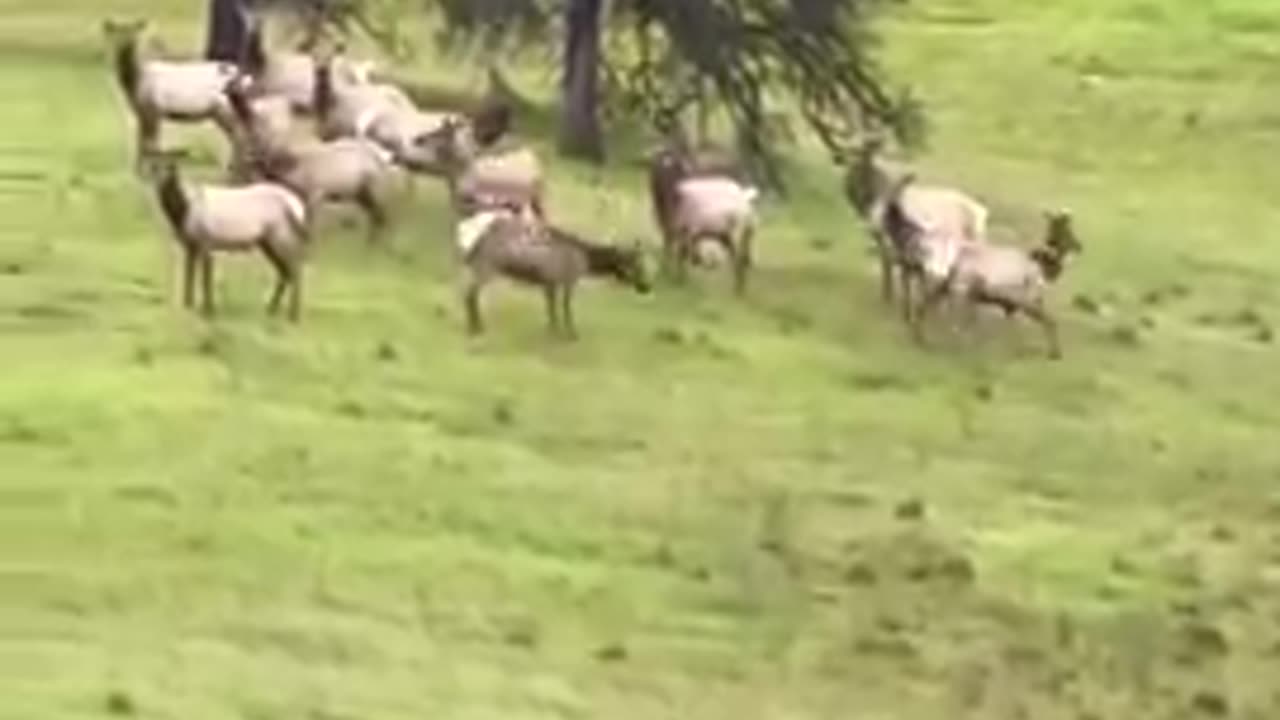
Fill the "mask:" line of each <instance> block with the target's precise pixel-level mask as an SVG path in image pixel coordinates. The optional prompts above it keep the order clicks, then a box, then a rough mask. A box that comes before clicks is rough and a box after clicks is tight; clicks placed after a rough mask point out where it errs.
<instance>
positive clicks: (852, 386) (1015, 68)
mask: <svg viewBox="0 0 1280 720" xmlns="http://www.w3.org/2000/svg"><path fill="white" fill-rule="evenodd" d="M200 5H202V4H201V3H194V2H186V3H161V2H160V1H159V0H145V1H144V0H138V1H136V2H124V1H122V0H121V1H113V2H89V0H54V1H53V2H47V3H35V2H31V1H30V0H0V16H3V18H4V20H3V21H0V98H3V108H4V109H3V111H2V112H3V128H4V130H3V134H0V349H2V350H3V363H2V367H3V371H2V372H0V697H3V698H4V699H3V701H2V702H0V717H3V718H23V719H36V718H59V719H63V718H98V717H106V716H119V717H138V718H170V719H173V720H179V719H180V720H198V719H205V718H245V719H247V720H267V719H272V720H274V719H275V718H312V719H316V720H321V719H323V720H355V719H357V718H492V719H494V720H497V719H503V720H506V719H514V718H583V719H587V718H637V719H640V718H643V719H644V720H654V719H656V718H700V719H701V718H707V719H712V720H714V719H716V718H736V719H741V718H770V719H772V718H779V719H781V718H794V719H800V718H837V717H839V718H865V719H867V720H874V719H884V720H934V719H937V720H943V719H948V720H952V719H955V718H973V719H975V720H977V719H979V718H980V719H982V720H1003V719H1006V718H1007V719H1009V720H1020V719H1023V718H1026V719H1031V718H1034V719H1035V720H1059V719H1061V720H1110V719H1112V718H1114V719H1117V720H1138V719H1143V720H1145V719H1147V718H1153V719H1161V720H1163V719H1166V718H1168V719H1173V718H1196V717H1206V718H1214V717H1231V718H1245V719H1252V720H1264V719H1269V720H1271V719H1274V718H1276V717H1280V681H1278V679H1280V443H1277V442H1276V434H1275V433H1276V428H1277V426H1278V425H1280V408H1278V407H1277V404H1276V400H1275V399H1276V398H1280V375H1277V374H1276V373H1275V372H1274V370H1275V367H1276V360H1277V348H1276V345H1275V344H1274V338H1273V328H1274V326H1275V324H1276V323H1278V322H1280V312H1278V311H1277V300H1280V290H1278V288H1280V247H1278V246H1277V244H1276V243H1277V240H1276V238H1275V234H1274V232H1273V231H1272V229H1273V228H1276V227H1280V205H1278V204H1277V203H1275V202H1274V199H1273V195H1274V192H1275V188H1276V187H1280V166H1278V165H1277V164H1276V163H1275V162H1273V161H1272V159H1273V158H1275V157H1280V96H1277V94H1276V93H1275V88H1276V87H1277V86H1278V85H1280V50H1277V49H1276V48H1277V47H1278V46H1280V6H1277V5H1276V4H1275V3H1272V2H1268V1H1267V0H1219V1H1217V2H1213V3H1209V2H1203V1H1202V0H1201V1H1195V0H1162V1H1160V2H1156V1H1155V0H1041V1H1040V2H1026V1H1024V0H929V1H924V0H921V1H919V2H915V3H912V4H911V5H910V6H909V7H905V8H902V9H899V10H896V11H895V14H894V15H893V16H892V17H890V18H889V19H888V20H887V21H886V24H885V26H884V29H885V37H886V51H887V55H886V59H887V63H888V65H889V66H890V67H891V68H893V70H894V72H895V73H897V74H898V76H900V77H902V78H904V79H906V80H909V81H910V82H912V83H913V84H915V85H916V86H917V87H918V89H919V91H920V93H921V94H922V96H923V97H924V98H925V100H926V101H927V102H928V104H929V108H930V110H931V117H932V119H933V122H934V129H935V132H934V136H933V142H932V145H931V147H930V148H929V150H928V151H927V152H925V153H921V154H920V155H919V156H918V157H917V158H915V159H916V161H917V162H918V163H919V165H920V167H921V168H922V172H923V173H924V174H925V175H927V176H929V177H931V178H939V179H945V180H948V181H952V182H956V183H960V184H962V185H964V186H965V187H969V188H972V189H974V190H975V192H977V193H978V194H979V195H981V196H982V197H983V198H985V199H986V200H988V201H989V203H990V204H991V206H992V207H993V208H994V211H995V215H996V218H995V220H996V223H997V225H998V226H999V227H998V228H997V235H1000V236H1001V237H1003V238H1005V239H1009V240H1010V241H1013V240H1014V239H1016V238H1020V237H1022V238H1025V237H1027V236H1028V235H1029V234H1031V233H1038V231H1039V211H1040V209H1041V208H1042V207H1047V206H1054V205H1067V206H1070V207H1071V208H1072V209H1074V211H1075V213H1076V216H1077V218H1078V227H1079V231H1080V234H1081V238H1082V240H1083V242H1084V243H1085V245H1086V252H1085V254H1084V255H1083V256H1082V257H1081V258H1080V262H1079V264H1078V265H1076V266H1075V267H1073V268H1071V269H1070V271H1069V272H1068V274H1067V276H1066V278H1065V280H1064V283H1063V285H1062V286H1061V287H1059V288H1057V304H1058V307H1059V308H1060V309H1061V314H1062V318H1063V322H1064V330H1063V334H1064V342H1065V346H1066V352H1067V358H1066V360H1065V361H1063V362H1060V363H1048V362H1045V361H1044V360H1043V359H1042V358H1041V357H1040V356H1039V353H1040V345H1039V343H1040V337H1039V335H1038V334H1036V333H1035V332H1034V330H1033V329H1032V328H1030V327H1029V326H1024V327H1021V328H1017V329H1012V328H1009V327H1007V326H1005V325H1003V324H1002V323H999V322H994V321H993V322H987V323H984V325H983V328H982V332H981V337H980V338H979V339H978V340H976V341H964V340H961V339H956V338H944V339H942V340H940V342H939V343H938V346H937V347H936V348H935V349H933V350H929V351H925V350H921V349H919V348H916V347H914V346H913V345H912V344H911V343H910V342H908V340H907V338H906V337H905V333H904V332H903V330H902V328H901V327H900V325H899V324H898V323H897V321H896V318H895V317H894V316H893V315H892V314H891V313H889V312H888V311H887V310H886V309H885V308H884V307H883V306H882V305H881V304H880V303H879V300H878V297H877V290H876V285H875V272H874V264H873V262H872V259H871V258H870V256H869V255H868V253H867V250H866V247H867V242H866V240H865V236H864V235H863V233H862V231H861V230H860V229H859V226H858V225H857V223H856V222H855V221H854V220H853V216H852V214H851V212H850V211H849V210H848V209H847V208H846V207H845V206H844V205H843V204H842V202H841V200H840V198H839V197H838V195H837V194H836V192H835V188H836V179H835V176H834V174H833V173H832V171H831V170H830V169H828V168H825V167H824V166H823V164H822V162H821V159H820V158H819V157H818V156H817V155H816V154H815V155H813V156H812V157H811V158H806V159H802V160H801V161H799V163H800V164H799V167H798V169H797V172H796V173H795V183H796V192H795V193H794V196H793V197H792V198H791V199H790V200H788V201H787V202H786V203H780V202H776V201H773V202H770V203H768V204H767V206H766V210H765V212H766V215H767V220H766V222H765V227H764V229H763V232H762V234H761V242H760V251H759V255H760V266H761V267H760V270H759V273H758V274H757V275H756V278H755V285H754V289H753V290H754V292H753V294H752V296H751V297H750V298H749V300H747V301H745V302H734V301H733V300H732V299H731V297H730V295H729V293H728V286H727V282H726V278H725V277H723V276H721V275H706V276H703V277H699V278H697V279H698V282H697V283H695V284H694V286H692V287H690V288H688V289H672V288H662V289H661V291H660V292H659V293H657V294H656V295H653V296H649V297H639V296H636V295H632V294H629V293H628V292H626V291H624V290H622V289H619V288H614V287H608V286H604V285H601V286H593V287H589V288H586V289H585V290H584V291H583V292H582V293H581V297H580V304H579V313H578V314H579V323H580V329H581V331H582V334H583V339H582V340H581V342H579V343H577V344H572V345H567V344H560V343H555V342H551V341H549V340H548V339H547V338H546V337H545V333H544V327H543V317H542V308H541V300H540V298H538V297H537V296H536V295H535V294H533V293H529V292H523V291H520V290H516V289H511V288H500V289H498V290H497V291H496V292H494V293H492V294H491V295H490V296H489V298H488V299H489V320H490V323H489V324H490V332H489V334H488V335H487V336H485V337H483V338H481V339H476V340H468V339H466V338H465V337H464V336H463V334H462V332H461V317H460V313H459V307H458V303H457V301H456V289H457V285H456V281H455V279H454V272H453V270H452V266H451V260H450V254H449V249H448V240H447V237H446V232H447V225H446V216H445V214H444V205H443V193H442V192H441V191H440V189H439V188H437V187H434V186H432V185H431V184H430V183H426V182H422V183H419V186H418V189H417V192H416V195H415V196H414V197H413V198H412V200H409V201H406V204H405V209H404V211H403V213H402V215H401V219H400V221H399V224H398V230H397V234H396V237H395V238H394V241H393V242H394V250H392V251H390V252H386V251H383V252H371V251H369V250H368V249H367V248H366V247H364V245H363V243H362V241H361V239H360V237H359V232H358V231H357V230H355V229H349V228H347V229H344V228H346V225H347V222H346V217H347V216H346V215H345V213H344V212H343V211H340V210H339V211H336V212H334V213H332V214H331V215H329V216H328V219H327V220H326V224H325V227H326V230H325V231H324V232H323V233H322V234H321V237H320V240H319V245H318V247H317V249H316V253H315V257H314V262H313V263H312V264H311V266H310V274H309V277H308V288H307V289H308V301H309V302H308V303H307V306H306V308H305V319H304V323H303V325H302V326H300V327H297V328H294V327H289V326H287V325H285V324H283V323H279V322H272V321H269V320H267V319H266V318H264V317H263V315H262V308H261V303H262V301H263V299H264V298H265V293H266V291H267V289H268V285H267V281H268V277H267V273H266V268H265V266H264V265H263V263H261V262H260V261H259V260H257V259H244V260H235V261H231V262H224V263H222V264H221V265H220V288H219V293H220V299H221V306H222V310H223V312H222V315H221V316H220V317H219V318H218V319H217V320H216V321H215V322H212V323H206V322H204V321H202V320H201V319H199V318H198V317H196V316H193V315H189V314H186V313H184V312H183V311H181V310H180V309H179V308H178V307H177V303H176V292H175V291H176V288H175V281H176V256H175V253H174V251H173V247H172V243H171V241H170V240H169V237H168V236H167V234H166V232H165V229H164V227H163V225H162V221H161V219H160V216H159V213H158V212H157V209H156V207H155V204H154V202H153V200H152V198H151V196H150V195H149V194H148V193H147V192H146V191H145V188H144V187H142V186H141V185H140V184H139V183H138V182H137V180H136V179H135V178H134V177H133V176H132V174H131V172H130V167H129V155H128V153H129V145H128V142H127V140H128V137H129V136H128V130H127V126H126V125H125V123H124V120H123V114H122V110H123V107H122V105H121V103H120V101H119V98H118V96H117V93H116V89H115V87H114V86H113V84H112V78H111V77H110V75H109V74H108V72H107V70H106V68H105V67H104V49H103V43H102V41H101V38H100V35H99V31H98V23H99V21H100V20H101V18H102V17H103V16H104V15H106V14H108V13H114V14H147V15H150V16H152V17H155V18H157V19H158V21H159V22H160V29H161V31H162V34H163V35H164V37H165V40H166V43H168V44H169V45H170V46H171V47H174V48H182V47H190V46H193V45H194V44H195V43H196V40H197V38H198V37H199V36H200V27H199V20H200V18H199V17H198V16H197V15H196V14H195V13H197V12H198V10H199V8H198V6H200ZM184 13H186V14H184ZM455 70H456V69H454V68H450V67H441V66H438V65H437V66H435V67H433V68H432V73H434V74H435V76H437V77H449V75H450V73H454V72H455ZM535 89H536V88H535ZM531 91H532V90H531ZM177 141H181V142H196V143H202V144H205V145H208V146H209V147H210V148H216V147H217V143H216V137H215V136H214V135H212V133H211V132H200V131H190V132H185V133H180V134H179V135H178V136H177ZM554 172H555V176H556V178H555V183H554V186H553V190H552V195H551V199H550V208H551V212H553V213H555V214H556V215H558V216H560V217H562V218H564V219H565V222H566V223H567V224H569V225H571V226H574V227H577V228H580V229H583V230H586V231H593V232H598V233H599V234H601V235H603V236H606V237H616V238H621V239H626V238H630V237H632V236H636V235H642V236H646V237H648V238H650V239H651V240H652V236H653V233H652V232H651V231H650V230H649V220H648V215H647V212H648V211H647V206H646V204H645V203H646V200H645V196H644V194H643V190H642V188H643V184H642V178H641V175H640V172H639V170H638V169H637V168H636V167H634V163H631V162H629V159H627V158H619V159H618V161H617V162H616V163H615V164H614V166H613V167H611V168H610V169H608V170H604V171H597V170H593V169H586V168H581V167H575V166H572V165H565V164H563V163H561V164H558V165H557V166H556V168H555V171H554ZM993 320H994V318H993Z"/></svg>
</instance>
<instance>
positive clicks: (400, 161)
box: [103, 19, 1082, 357]
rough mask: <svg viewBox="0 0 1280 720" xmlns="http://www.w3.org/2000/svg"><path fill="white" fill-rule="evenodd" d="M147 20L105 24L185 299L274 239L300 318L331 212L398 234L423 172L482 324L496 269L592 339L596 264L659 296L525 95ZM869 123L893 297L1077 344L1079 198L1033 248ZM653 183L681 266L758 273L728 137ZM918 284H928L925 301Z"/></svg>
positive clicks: (858, 192) (257, 37)
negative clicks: (558, 172) (586, 205)
mask: <svg viewBox="0 0 1280 720" xmlns="http://www.w3.org/2000/svg"><path fill="white" fill-rule="evenodd" d="M146 27H147V23H146V21H131V22H119V21H115V20H107V21H105V22H104V24H103V29H104V32H105V34H106V37H107V39H108V42H109V45H110V50H111V62H112V67H113V69H114V73H115V76H116V80H117V83H118V85H119V89H120V91H121V92H122V94H123V96H124V99H125V101H126V105H127V106H128V109H129V111H130V115H131V121H132V124H133V128H134V131H135V140H134V153H135V155H134V163H135V168H136V171H137V172H139V173H140V174H142V175H143V176H145V177H146V178H147V179H148V182H149V183H150V185H151V186H152V189H153V191H154V193H155V198H156V201H157V202H158V205H159V207H160V210H161V212H162V215H163V217H164V218H165V220H166V221H167V222H168V224H169V229H170V231H171V233H172V235H173V237H174V239H175V240H176V241H177V244H178V246H179V247H180V248H181V251H182V253H183V259H184V263H183V275H182V296H183V302H184V304H185V305H186V306H187V307H192V306H194V305H195V302H196V288H197V286H198V287H199V294H200V308H201V310H202V311H203V312H204V313H206V314H212V313H213V275H214V257H215V255H216V254H218V253H224V252H232V251H255V250H256V251H259V252H261V253H262V255H263V256H264V257H265V258H266V259H267V261H268V262H269V263H270V265H271V267H272V268H273V269H274V271H275V273H276V284H275V287H274V289H273V291H272V293H271V297H270V300H269V303H268V311H269V312H271V313H275V312H278V311H279V309H280V305H281V303H282V302H283V301H284V300H285V296H286V294H287V295H288V309H287V312H288V316H289V318H290V319H292V320H294V321H296V320H297V319H298V318H299V314H300V312H301V305H302V286H303V283H302V280H303V270H304V265H305V258H306V255H307V247H308V245H309V243H310V239H311V237H312V235H313V229H314V228H315V226H316V215H317V213H318V212H319V211H320V209H321V208H322V207H324V206H326V205H329V204H333V203H341V204H347V205H350V206H353V207H355V208H358V209H359V210H360V211H361V213H362V214H363V215H364V216H365V218H366V220H367V236H368V241H369V242H370V243H373V244H377V243H379V242H381V240H382V237H383V233H384V232H385V231H386V229H387V226H388V223H389V212H390V211H389V197H390V195H391V194H392V192H393V191H394V190H395V189H396V187H397V186H398V183H399V182H401V181H402V179H403V178H404V177H408V178H409V181H410V182H412V179H413V177H414V176H415V175H423V176H428V177H431V178H435V179H437V180H439V181H441V182H442V184H443V185H444V186H445V188H446V189H447V192H448V198H449V203H450V208H451V210H452V213H453V220H454V222H453V228H454V230H453V242H454V244H455V248H456V252H457V255H458V257H459V265H460V267H461V270H462V272H463V277H464V282H463V295H462V301H463V308H464V311H465V317H466V327H467V329H468V331H469V332H471V333H478V332H481V331H482V330H483V328H484V321H483V318H482V313H481V294H482V291H483V290H484V288H485V287H486V286H487V285H488V284H489V283H490V282H491V281H492V280H493V279H495V278H498V277H500V276H501V277H506V278H510V279H512V280H514V281H517V282H519V283H522V284H527V285H530V286H533V287H538V288H540V289H541V290H542V291H543V294H544V297H545V301H546V312H547V320H548V324H549V327H550V330H551V332H552V333H553V334H557V335H562V336H565V337H573V336H574V335H575V333H576V330H575V327H574V320H573V293H574V289H575V287H576V285H577V283H578V281H579V280H581V279H582V278H584V277H586V276H597V277H603V278H612V279H613V280H615V281H617V282H619V283H621V284H623V285H626V286H629V287H631V288H633V289H635V290H636V291H637V292H642V293H646V292H649V291H650V289H651V282H650V278H649V276H648V273H647V272H646V269H645V263H644V252H643V248H642V246H641V243H640V242H638V241H637V242H634V243H629V244H624V245H611V244H603V243H599V242H596V241H593V240H589V239H587V238H585V237H582V236H581V235H580V234H579V233H576V232H573V231H570V230H568V229H566V228H564V227H561V226H559V225H557V224H556V223H554V222H552V221H551V220H550V219H549V215H548V212H547V204H546V197H545V195H546V187H545V174H544V171H543V167H542V164H541V161H540V158H539V156H538V154H537V153H536V152H534V151H533V150H532V149H531V148H530V147H528V146H525V145H522V144H521V143H519V142H517V141H516V140H514V139H513V138H511V137H510V135H511V133H510V129H511V124H512V118H511V111H510V108H509V107H508V106H507V105H506V104H505V103H502V102H493V101H486V102H484V103H482V104H480V105H479V106H478V107H475V108H472V109H471V110H469V111H467V112H460V111H453V110H436V109H424V108H421V107H419V106H418V105H417V104H416V103H415V102H414V100H413V99H411V98H410V96H409V95H408V94H407V93H406V92H405V91H404V90H403V89H402V88H400V87H398V86H397V85H395V84H393V83H390V82H386V81H383V80H381V79H379V66H378V65H377V64H376V63H375V62H373V61H367V60H356V59H352V58H350V57H348V56H347V55H346V53H345V51H344V49H343V48H342V47H341V46H340V45H339V46H336V47H332V48H328V49H326V50H316V49H311V50H309V51H307V52H302V51H298V50H281V49H278V48H273V47H269V45H268V43H267V42H266V38H265V36H264V32H263V23H262V22H261V20H260V19H255V20H254V21H253V22H252V23H251V26H250V30H249V38H248V42H247V44H246V50H245V52H244V54H243V57H242V59H241V60H240V62H238V63H226V62H216V61H207V60H195V59H191V60H180V59H173V58H154V57H146V52H145V51H144V44H143V42H142V40H143V35H144V32H145V30H146ZM171 123H188V124H189V123H211V124H212V125H214V126H216V127H217V128H218V129H219V131H220V132H221V134H222V135H223V136H224V137H225V138H226V141H227V147H228V148H229V153H228V163H227V176H226V178H225V179H224V180H223V181H222V182H196V181H193V180H191V179H189V178H187V177H184V174H183V172H182V160H183V158H184V157H185V153H183V152H181V151H178V150H172V149H169V150H166V149H163V148H162V143H161V132H162V128H163V127H164V126H165V125H167V124H171ZM882 146H883V142H882V141H881V140H880V139H879V138H878V136H873V135H868V136H866V137H864V138H862V139H861V140H860V141H859V142H857V143H854V144H851V145H850V146H849V147H847V148H844V149H842V151H841V152H839V153H838V154H837V158H836V161H837V163H839V164H841V165H843V166H844V168H845V172H844V188H843V190H844V194H845V196H846V198H847V200H848V201H849V203H850V204H851V205H852V206H853V208H854V210H855V211H856V212H857V213H858V215H859V216H861V218H862V220H863V221H864V223H865V224H866V225H867V227H868V229H869V233H870V235H871V238H872V240H873V242H874V244H875V249H876V250H877V253H878V256H879V260H880V265H881V289H882V293H883V296H884V299H885V300H886V301H889V302H894V301H897V302H899V303H900V304H901V307H902V312H903V315H904V318H905V319H906V321H907V324H908V325H909V327H910V328H911V329H912V331H913V334H914V336H915V337H916V338H917V339H918V340H919V341H921V342H923V340H924V336H923V324H924V321H925V319H926V316H927V315H928V313H929V312H930V311H931V310H933V309H934V308H936V307H937V306H938V305H939V304H940V303H941V302H942V301H944V300H947V299H951V300H953V301H956V302H958V303H959V304H961V305H963V306H966V307H967V308H968V309H969V316H970V318H971V319H972V318H974V317H975V316H976V312H977V308H978V307H979V306H982V305H986V306H993V307H996V308H999V309H1000V310H1002V311H1003V312H1004V314H1005V315H1006V316H1010V317H1012V316H1015V315H1022V316H1025V317H1027V318H1029V319H1030V320H1032V321H1034V322H1036V323H1038V324H1039V325H1040V326H1041V327H1042V328H1043V329H1044V332H1045V335H1046V339H1047V344H1048V350H1049V353H1050V355H1051V356H1054V357H1057V356H1059V355H1060V346H1059V340H1058V333H1057V329H1056V323H1055V321H1054V319H1053V316H1052V314H1051V312H1050V310H1049V308H1048V305H1047V303H1046V293H1047V290H1048V288H1049V286H1050V284H1051V283H1053V282H1054V281H1055V280H1056V279H1057V278H1058V277H1059V276H1060V274H1061V273H1062V271H1063V269H1064V267H1065V265H1066V262H1067V259H1068V257H1069V256H1070V255H1071V254H1072V253H1078V252H1080V251H1081V249H1082V248H1081V244H1080V242H1079V240H1078V239H1077V237H1076V235H1075V233H1074V231H1073V228H1072V221H1071V216H1070V214H1069V213H1068V212H1067V211H1065V210H1056V211H1052V212H1049V213H1046V225H1047V229H1046V231H1045V236H1044V239H1043V241H1042V243H1041V245H1040V246H1038V247H1035V248H1034V249H1028V248H1023V247H1017V246H1011V245H998V244H994V243H992V242H990V241H989V239H988V237H987V224H988V214H989V213H988V210H987V208H986V207H985V206H984V205H983V204H982V202H980V201H979V200H977V199H976V198H974V197H973V196H971V195H969V194H967V193H965V192H963V191H961V190H958V189H956V188H952V187H946V186H940V185H933V184H928V183H925V182H921V181H918V180H917V178H916V175H915V173H914V172H912V171H910V170H908V169H905V168H901V167H896V166H895V165H894V164H892V163H890V162H889V161H888V160H887V159H886V158H885V157H884V153H883V147H882ZM648 169H649V198H650V204H651V208H652V211H653V221H654V223H655V225H656V228H657V230H658V234H659V236H660V238H661V256H662V266H663V269H664V270H665V271H666V272H668V273H670V274H672V275H674V276H676V277H678V278H681V279H683V278H685V277H686V275H687V272H688V268H689V266H690V265H693V264H707V263H708V256H709V255H710V254H712V253H719V254H723V256H724V257H725V258H726V260H727V265H728V267H729V269H730V272H731V274H732V279H733V288H734V291H735V293H737V294H739V295H740V294H742V293H744V292H745V291H746V289H747V283H748V275H749V273H750V271H751V268H752V265H753V263H754V262H755V258H754V250H753V245H754V243H755V241H756V237H755V236H756V231H757V225H758V224H759V212H758V209H757V202H758V199H759V194H758V190H757V188H756V187H755V186H753V185H752V184H751V183H750V181H749V180H748V179H747V178H746V177H745V176H744V175H743V173H742V172H741V170H740V168H739V166H738V164H737V163H736V162H735V161H734V159H733V158H732V157H731V156H729V155H728V154H727V153H723V152H717V151H715V150H714V149H710V148H698V147H693V146H691V144H690V143H688V142H686V141H684V140H683V139H682V136H680V135H679V134H675V135H673V136H672V137H670V138H668V140H667V142H666V143H665V144H664V145H663V146H662V147H660V148H659V149H658V150H657V151H656V152H654V153H653V154H652V155H651V157H650V158H649V167H648ZM913 295H914V296H915V297H914V298H913Z"/></svg>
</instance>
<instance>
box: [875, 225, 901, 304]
mask: <svg viewBox="0 0 1280 720" xmlns="http://www.w3.org/2000/svg"><path fill="white" fill-rule="evenodd" d="M875 244H876V254H877V255H878V256H879V257H880V299H881V300H882V301H883V302H886V303H892V302H893V296H894V291H893V273H894V270H896V269H897V268H896V267H895V266H894V262H893V256H892V254H891V253H890V250H889V248H888V247H887V245H886V243H885V239H884V236H883V235H881V234H880V232H879V231H876V232H875Z"/></svg>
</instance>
